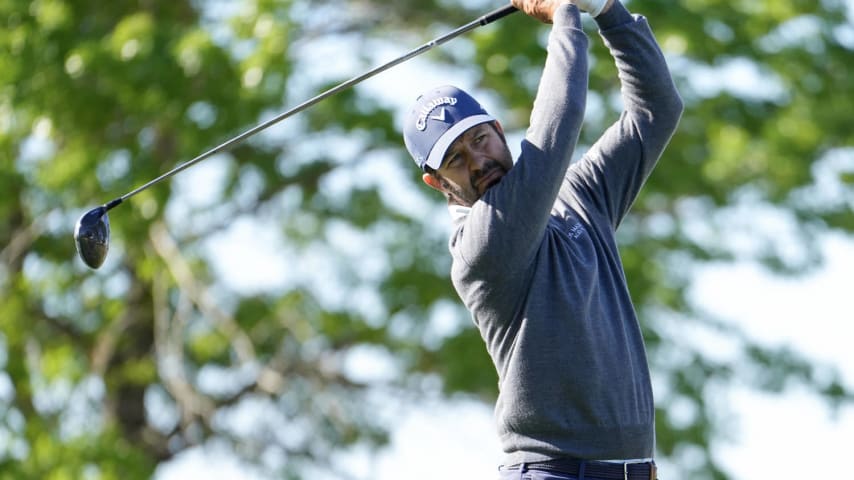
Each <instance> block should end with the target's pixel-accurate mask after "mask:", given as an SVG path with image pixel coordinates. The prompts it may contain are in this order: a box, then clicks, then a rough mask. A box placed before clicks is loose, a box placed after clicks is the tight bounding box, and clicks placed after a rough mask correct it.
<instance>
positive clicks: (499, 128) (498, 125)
mask: <svg viewBox="0 0 854 480" xmlns="http://www.w3.org/2000/svg"><path fill="white" fill-rule="evenodd" d="M495 129H496V130H498V133H500V134H501V136H502V137H504V136H505V135H504V127H502V126H501V122H499V121H498V120H495Z"/></svg>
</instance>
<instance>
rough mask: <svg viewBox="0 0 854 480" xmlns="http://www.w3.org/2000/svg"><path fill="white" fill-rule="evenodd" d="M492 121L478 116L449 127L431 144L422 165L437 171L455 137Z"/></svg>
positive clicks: (484, 116)
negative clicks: (428, 153)
mask: <svg viewBox="0 0 854 480" xmlns="http://www.w3.org/2000/svg"><path fill="white" fill-rule="evenodd" d="M494 120H495V119H494V118H492V117H491V116H490V115H484V114H479V115H472V116H470V117H466V118H464V119H462V120H460V121H459V122H457V123H455V124H453V125H451V128H449V129H447V130H446V131H445V133H443V134H442V136H441V137H439V139H438V140H436V143H434V144H433V149H432V150H430V155H429V156H428V157H427V161H426V162H424V165H426V166H428V167H430V168H432V169H433V170H438V169H439V167H441V166H442V160H443V159H444V158H445V151H447V150H448V147H450V146H451V144H452V143H454V140H456V139H457V137H459V136H460V135H462V134H463V132H465V131H466V130H468V129H469V128H471V127H473V126H475V125H480V124H481V123H486V122H491V121H494Z"/></svg>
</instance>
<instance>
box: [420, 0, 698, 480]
mask: <svg viewBox="0 0 854 480" xmlns="http://www.w3.org/2000/svg"><path fill="white" fill-rule="evenodd" d="M513 4H514V6H516V7H517V8H519V9H520V10H522V11H524V12H525V13H527V14H528V15H530V16H532V17H534V18H537V19H539V20H541V21H543V22H546V23H551V24H553V25H552V27H551V32H550V35H549V40H548V57H547V60H546V63H545V66H544V68H543V72H542V78H541V80H540V84H539V89H538V91H537V96H536V100H535V101H534V104H533V110H532V113H531V118H530V127H529V128H528V130H527V133H526V136H525V139H524V141H523V142H522V145H521V154H520V155H519V158H518V159H517V160H516V162H514V161H513V159H512V156H511V153H510V150H509V149H508V147H507V142H506V138H505V136H504V131H503V130H502V127H501V124H500V123H499V122H498V121H497V120H495V119H494V118H493V117H492V116H491V115H490V114H489V113H487V112H486V111H485V110H484V109H483V108H482V107H481V106H480V104H479V103H478V102H477V101H476V100H475V99H473V98H472V97H471V96H469V95H468V94H467V93H465V92H464V91H462V90H460V89H458V88H455V87H451V86H445V87H440V88H437V89H434V90H431V91H429V92H427V93H425V94H424V95H422V96H420V97H419V98H418V100H417V102H416V104H415V106H414V107H413V108H412V110H411V112H410V114H409V116H408V118H407V120H406V124H405V126H404V140H405V143H406V147H407V149H408V150H409V152H410V153H411V155H412V156H413V157H414V159H415V162H416V163H417V164H418V166H419V167H420V168H421V169H422V170H423V171H424V173H423V180H424V182H425V183H426V184H427V185H429V186H430V187H432V188H434V189H436V190H438V191H439V192H441V193H442V194H444V195H445V196H446V198H447V200H448V205H449V209H450V211H451V215H452V216H453V219H454V230H453V233H452V235H451V238H450V241H449V248H450V251H451V255H452V257H453V264H452V267H451V279H452V281H453V284H454V287H455V288H456V290H457V292H458V294H459V296H460V297H461V299H462V300H463V302H464V303H465V305H466V307H467V308H468V309H469V311H470V312H471V314H472V317H473V320H474V323H475V324H476V325H477V328H478V329H479V330H480V334H481V336H482V337H483V340H484V342H485V344H486V348H487V350H488V352H489V355H490V356H491V357H492V360H493V362H494V364H495V368H496V370H497V372H498V378H499V395H498V400H497V403H496V406H495V417H496V422H497V428H498V434H499V437H500V442H501V445H502V447H503V450H504V452H505V453H506V457H505V459H504V462H503V465H502V466H501V467H500V468H499V471H500V476H501V478H502V479H511V478H512V479H543V480H545V479H582V478H584V479H611V478H614V479H617V478H618V479H655V478H656V469H655V463H654V461H653V455H654V450H655V427H654V416H655V408H654V404H653V395H652V388H651V384H650V375H649V368H648V365H647V359H646V353H645V350H644V343H643V338H642V336H641V329H640V327H639V325H638V320H637V316H636V314H635V311H634V308H633V306H632V302H631V299H630V296H629V292H628V289H627V286H626V279H625V274H624V272H623V269H622V265H621V262H620V256H619V253H618V249H617V242H616V238H615V231H616V229H617V227H618V226H619V224H620V221H621V220H622V219H623V217H624V216H625V215H626V213H627V211H628V210H629V208H630V207H631V205H632V202H633V201H634V199H635V197H636V196H637V194H638V192H639V190H640V189H641V186H642V185H643V183H644V181H645V179H646V178H647V176H648V175H649V174H650V172H651V171H652V169H653V167H654V166H655V164H656V162H657V161H658V159H659V157H660V156H661V154H662V151H663V150H664V148H665V146H666V145H667V143H668V142H669V140H670V138H671V136H672V134H673V132H674V131H675V129H676V126H677V124H678V122H679V118H680V116H681V114H682V108H683V107H682V100H681V99H680V97H679V94H678V92H677V91H676V89H675V87H674V84H673V81H672V78H671V76H670V73H669V71H668V68H667V65H666V63H665V60H664V57H663V56H662V53H661V51H660V50H659V48H658V45H657V43H656V40H655V38H654V37H653V34H652V32H651V30H650V28H649V25H648V24H647V21H646V19H645V18H644V17H643V16H641V15H633V14H631V13H629V12H628V10H627V9H626V8H625V7H624V6H623V5H622V4H621V3H620V2H619V1H618V0H586V1H585V0H568V1H567V0H513ZM580 11H584V12H587V13H588V14H590V15H591V16H593V17H594V18H595V21H596V24H597V26H598V28H599V34H600V35H601V37H602V38H603V39H604V41H605V44H606V45H607V47H608V48H609V50H610V52H611V55H612V56H613V58H614V61H615V63H616V66H617V69H618V71H619V79H620V82H621V86H622V88H621V93H622V102H623V111H622V114H621V115H620V117H619V119H618V120H617V121H616V122H615V123H614V124H613V125H612V126H611V127H610V128H609V129H608V130H607V131H605V133H604V134H603V135H602V136H601V138H599V140H598V141H597V142H596V143H595V144H594V145H593V146H592V147H591V148H590V149H589V150H588V151H587V152H586V153H585V154H584V155H583V156H582V157H581V159H580V160H579V161H577V162H575V163H572V164H570V161H571V159H572V157H573V152H574V150H575V147H576V142H577V140H578V135H579V130H580V129H581V125H582V120H583V119H584V109H585V97H586V95H587V76H588V69H587V48H588V39H587V37H586V35H585V34H584V32H583V31H582V23H581V13H580Z"/></svg>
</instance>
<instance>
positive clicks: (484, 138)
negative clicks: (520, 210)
mask: <svg viewBox="0 0 854 480" xmlns="http://www.w3.org/2000/svg"><path fill="white" fill-rule="evenodd" d="M512 167H513V157H512V155H511V154H510V149H509V148H507V142H506V141H505V139H504V132H503V131H502V130H501V126H500V125H499V124H498V122H495V123H494V124H490V123H482V124H480V125H475V126H474V127H471V128H470V129H468V130H466V131H465V132H463V134H462V135H460V136H459V137H457V139H456V140H454V143H452V144H451V146H450V147H448V151H447V152H445V157H444V159H443V160H442V166H441V167H439V169H438V170H437V171H436V172H435V173H434V174H429V173H425V174H424V182H425V183H426V184H427V185H430V186H431V187H433V188H435V189H436V190H439V191H441V192H442V193H445V194H446V195H448V197H449V199H450V201H451V202H452V203H456V204H458V205H463V206H465V207H470V206H472V205H474V202H476V201H477V200H478V199H479V198H480V197H481V196H483V194H484V192H486V190H488V189H489V188H490V187H492V186H493V185H495V184H496V183H498V182H499V181H501V178H502V177H503V176H504V175H505V174H506V173H507V172H508V171H510V169H511V168H512Z"/></svg>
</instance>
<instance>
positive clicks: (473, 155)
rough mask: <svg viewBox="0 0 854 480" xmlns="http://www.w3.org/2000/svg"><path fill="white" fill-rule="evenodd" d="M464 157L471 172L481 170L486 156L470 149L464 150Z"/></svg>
mask: <svg viewBox="0 0 854 480" xmlns="http://www.w3.org/2000/svg"><path fill="white" fill-rule="evenodd" d="M466 159H467V161H468V166H469V172H471V173H476V172H479V171H481V170H483V168H484V167H485V166H486V163H487V158H486V156H484V155H483V154H480V153H478V152H474V151H472V150H468V151H466Z"/></svg>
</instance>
